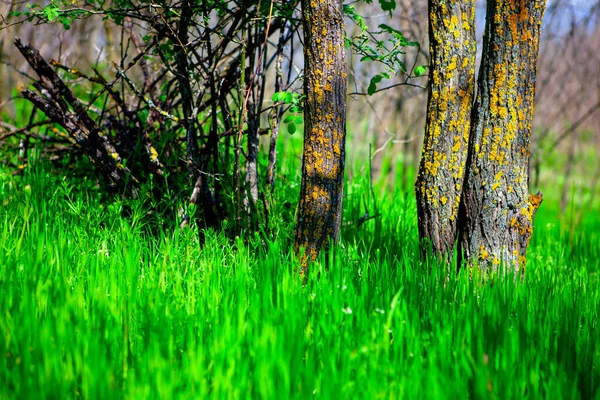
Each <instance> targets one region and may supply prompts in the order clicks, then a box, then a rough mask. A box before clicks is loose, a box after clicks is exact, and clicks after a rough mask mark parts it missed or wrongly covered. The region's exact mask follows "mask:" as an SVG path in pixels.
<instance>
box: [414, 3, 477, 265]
mask: <svg viewBox="0 0 600 400" xmlns="http://www.w3.org/2000/svg"><path fill="white" fill-rule="evenodd" d="M474 3H475V2H474V0H466V1H460V2H447V1H443V0H430V1H429V49H430V64H429V73H430V83H429V93H428V102H427V124H426V128H425V140H424V146H423V152H422V155H421V163H420V166H419V173H418V176H417V181H416V185H415V186H416V187H415V189H416V195H417V212H418V218H419V236H420V238H421V240H422V242H423V247H424V250H428V249H429V246H431V250H432V251H433V253H434V254H437V255H441V256H443V257H446V258H447V259H450V258H451V255H452V251H453V248H454V243H455V242H456V230H457V220H458V209H459V204H460V198H461V192H462V184H463V180H464V174H465V164H466V161H467V151H468V142H469V132H470V122H471V107H472V103H473V91H474V84H475V53H476V42H475V4H474Z"/></svg>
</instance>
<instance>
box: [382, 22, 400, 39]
mask: <svg viewBox="0 0 600 400" xmlns="http://www.w3.org/2000/svg"><path fill="white" fill-rule="evenodd" d="M379 29H381V30H382V31H384V32H387V33H391V34H394V33H395V34H397V35H400V37H404V35H403V34H402V32H400V31H399V30H398V29H394V28H392V27H391V26H389V25H387V24H380V25H379Z"/></svg>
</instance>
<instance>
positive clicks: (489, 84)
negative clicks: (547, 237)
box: [459, 0, 545, 273]
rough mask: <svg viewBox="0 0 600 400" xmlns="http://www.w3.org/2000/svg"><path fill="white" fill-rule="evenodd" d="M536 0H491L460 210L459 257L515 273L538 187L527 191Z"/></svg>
mask: <svg viewBox="0 0 600 400" xmlns="http://www.w3.org/2000/svg"><path fill="white" fill-rule="evenodd" d="M544 10H545V1H544V0H527V1H525V0H515V1H513V0H491V1H488V5H487V18H486V28H485V34H484V47H483V53H482V62H481V69H480V73H479V78H478V86H477V99H476V102H475V105H474V110H473V119H472V124H471V136H470V142H469V158H468V161H467V165H468V166H467V171H466V182H465V188H464V192H463V202H464V204H463V207H462V208H461V214H462V213H464V215H461V227H460V230H461V233H460V238H459V241H460V246H461V250H462V255H463V256H465V257H466V258H467V259H469V260H470V261H471V262H475V261H477V264H478V265H479V267H480V268H481V269H482V270H486V269H489V268H492V269H493V270H498V267H499V266H500V265H501V264H503V265H504V267H505V269H507V270H511V269H512V270H514V272H515V273H517V272H518V271H519V270H521V271H523V269H524V267H525V254H526V251H527V246H528V244H529V238H530V236H531V234H532V231H533V217H534V214H535V212H536V211H537V209H538V207H539V205H540V203H541V201H542V197H541V193H539V192H538V194H537V195H530V194H529V193H528V179H529V175H528V174H529V173H528V164H529V154H530V137H531V125H532V119H533V107H534V95H535V80H536V64H537V57H538V47H539V37H540V28H541V24H542V19H543V15H544Z"/></svg>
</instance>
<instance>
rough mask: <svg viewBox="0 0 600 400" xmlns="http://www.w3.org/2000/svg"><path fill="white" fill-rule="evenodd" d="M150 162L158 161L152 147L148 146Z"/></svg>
mask: <svg viewBox="0 0 600 400" xmlns="http://www.w3.org/2000/svg"><path fill="white" fill-rule="evenodd" d="M150 161H152V162H153V163H156V162H157V161H158V153H157V152H156V149H154V147H152V146H150Z"/></svg>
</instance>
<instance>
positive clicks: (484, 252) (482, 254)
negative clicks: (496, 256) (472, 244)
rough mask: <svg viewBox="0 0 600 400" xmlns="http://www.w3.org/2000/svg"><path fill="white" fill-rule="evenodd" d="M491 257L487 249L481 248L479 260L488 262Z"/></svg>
mask: <svg viewBox="0 0 600 400" xmlns="http://www.w3.org/2000/svg"><path fill="white" fill-rule="evenodd" d="M489 256H490V253H488V251H487V250H486V249H485V247H484V246H483V245H482V246H479V260H481V261H486V260H487V259H488V258H489Z"/></svg>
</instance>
